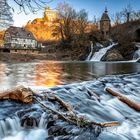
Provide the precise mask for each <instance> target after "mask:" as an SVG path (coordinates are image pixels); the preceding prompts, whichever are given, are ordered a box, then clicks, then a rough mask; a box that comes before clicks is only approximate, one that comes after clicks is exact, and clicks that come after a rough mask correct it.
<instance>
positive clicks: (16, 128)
mask: <svg viewBox="0 0 140 140" xmlns="http://www.w3.org/2000/svg"><path fill="white" fill-rule="evenodd" d="M46 125H47V120H46V113H43V114H42V115H41V118H40V120H39V122H38V124H37V125H36V126H35V125H34V127H33V128H30V129H25V128H24V127H21V123H20V119H19V118H18V117H13V118H9V117H8V118H6V119H5V120H1V121H0V140H25V139H26V140H31V139H34V140H44V139H45V138H46V137H47V136H48V132H47V130H46V129H45V128H46Z"/></svg>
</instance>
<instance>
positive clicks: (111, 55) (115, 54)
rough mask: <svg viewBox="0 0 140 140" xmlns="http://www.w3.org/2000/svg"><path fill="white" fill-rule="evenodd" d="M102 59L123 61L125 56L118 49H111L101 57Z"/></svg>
mask: <svg viewBox="0 0 140 140" xmlns="http://www.w3.org/2000/svg"><path fill="white" fill-rule="evenodd" d="M101 60H102V61H122V60H124V58H123V56H122V55H121V54H120V53H119V51H117V50H116V49H113V50H110V51H108V52H107V53H106V55H105V56H104V57H103V58H102V59H101Z"/></svg>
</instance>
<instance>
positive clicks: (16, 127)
mask: <svg viewBox="0 0 140 140" xmlns="http://www.w3.org/2000/svg"><path fill="white" fill-rule="evenodd" d="M20 129H21V127H20V120H19V118H18V117H13V118H9V117H8V118H6V119H5V120H0V138H3V137H5V136H8V135H14V134H16V133H17V132H18V131H20Z"/></svg>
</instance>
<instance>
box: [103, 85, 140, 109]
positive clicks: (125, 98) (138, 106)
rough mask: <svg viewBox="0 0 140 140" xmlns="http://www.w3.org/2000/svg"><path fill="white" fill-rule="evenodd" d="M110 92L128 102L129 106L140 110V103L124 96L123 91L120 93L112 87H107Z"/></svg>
mask: <svg viewBox="0 0 140 140" xmlns="http://www.w3.org/2000/svg"><path fill="white" fill-rule="evenodd" d="M105 90H106V91H107V92H108V93H109V94H111V95H113V96H115V97H117V98H118V99H119V100H120V101H122V102H123V103H125V104H127V105H128V106H129V107H131V108H133V109H135V110H136V111H140V105H139V104H137V103H135V102H133V101H131V100H129V99H128V98H127V97H125V96H123V95H122V94H121V93H118V92H116V91H113V90H112V89H111V88H106V89H105Z"/></svg>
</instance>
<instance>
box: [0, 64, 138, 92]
mask: <svg viewBox="0 0 140 140" xmlns="http://www.w3.org/2000/svg"><path fill="white" fill-rule="evenodd" d="M136 72H140V64H139V63H134V62H122V63H120V62H114V63H111V62H56V61H41V62H32V63H0V90H4V89H9V88H12V87H15V86H17V85H25V86H30V87H35V88H37V87H38V88H39V87H41V88H46V87H55V86H58V85H66V84H71V83H78V82H82V81H89V80H94V79H95V78H98V77H101V76H105V75H116V74H130V73H136Z"/></svg>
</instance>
